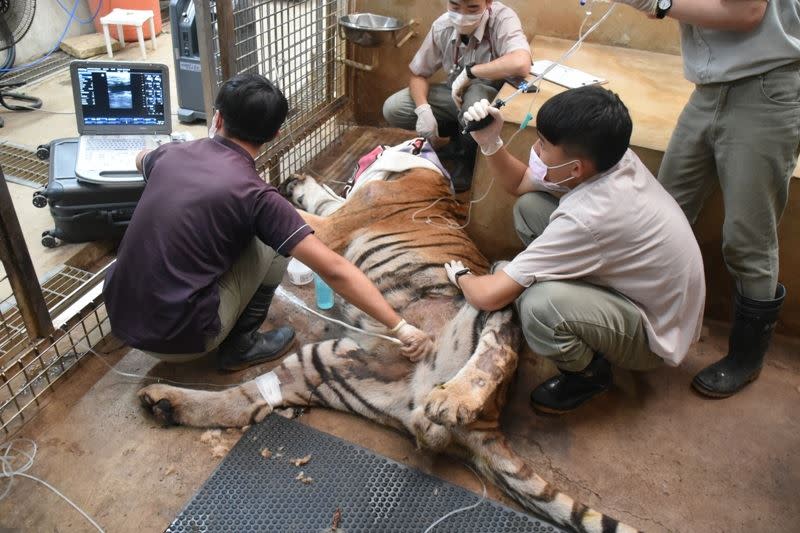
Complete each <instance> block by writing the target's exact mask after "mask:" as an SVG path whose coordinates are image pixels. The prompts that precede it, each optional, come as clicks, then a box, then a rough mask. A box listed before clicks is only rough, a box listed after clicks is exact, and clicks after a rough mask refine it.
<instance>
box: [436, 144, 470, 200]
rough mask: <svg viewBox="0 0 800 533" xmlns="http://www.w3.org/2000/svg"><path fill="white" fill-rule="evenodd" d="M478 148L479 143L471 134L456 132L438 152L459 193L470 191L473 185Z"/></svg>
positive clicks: (454, 187)
mask: <svg viewBox="0 0 800 533" xmlns="http://www.w3.org/2000/svg"><path fill="white" fill-rule="evenodd" d="M477 150H478V145H477V144H476V143H475V140H474V139H472V137H470V136H469V134H467V135H460V134H456V135H454V136H453V137H451V141H450V142H449V143H448V144H447V145H446V146H444V147H443V148H442V149H441V150H439V151H438V152H437V154H436V155H438V156H439V159H440V161H441V162H442V164H443V165H444V166H445V168H446V169H447V171H448V172H449V173H450V178H451V179H452V180H453V189H455V191H456V192H457V193H459V192H464V191H468V190H469V188H470V187H471V186H472V175H473V173H474V170H475V156H476V154H477Z"/></svg>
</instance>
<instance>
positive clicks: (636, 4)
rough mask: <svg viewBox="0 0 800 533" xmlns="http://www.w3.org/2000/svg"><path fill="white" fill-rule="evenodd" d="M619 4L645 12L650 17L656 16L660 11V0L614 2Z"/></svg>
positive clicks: (618, 0) (616, 0) (622, 0)
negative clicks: (657, 11)
mask: <svg viewBox="0 0 800 533" xmlns="http://www.w3.org/2000/svg"><path fill="white" fill-rule="evenodd" d="M614 2H616V3H618V4H628V5H629V6H631V7H632V8H634V9H638V10H639V11H644V12H645V13H647V14H648V15H655V14H656V10H657V9H658V0H614Z"/></svg>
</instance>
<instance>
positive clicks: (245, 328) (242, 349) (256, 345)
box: [217, 285, 294, 370]
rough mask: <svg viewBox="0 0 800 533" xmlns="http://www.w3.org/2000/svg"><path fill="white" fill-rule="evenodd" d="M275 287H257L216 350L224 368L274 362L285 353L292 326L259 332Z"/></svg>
mask: <svg viewBox="0 0 800 533" xmlns="http://www.w3.org/2000/svg"><path fill="white" fill-rule="evenodd" d="M275 289H276V287H267V286H266V285H262V286H260V287H259V288H258V289H257V290H256V293H255V294H254V295H253V297H252V298H251V299H250V302H249V303H248V304H247V307H246V308H245V310H244V311H243V312H242V314H241V315H240V316H239V318H238V319H237V320H236V324H234V326H233V329H231V331H230V333H228V336H227V338H226V339H225V340H224V341H223V342H222V344H221V345H220V347H219V351H218V356H217V357H218V359H217V366H218V367H219V368H220V369H223V370H241V369H242V368H246V367H248V366H252V365H257V364H259V363H264V362H267V361H273V360H275V359H278V358H279V357H281V356H282V355H284V354H285V353H286V352H287V351H288V350H289V348H290V347H291V345H292V341H293V340H294V329H293V328H291V327H288V326H284V327H280V328H278V329H275V330H272V331H267V332H265V333H260V332H259V331H258V328H260V327H261V324H263V323H264V320H266V318H267V313H268V312H269V305H270V303H271V302H272V297H273V295H274V294H275Z"/></svg>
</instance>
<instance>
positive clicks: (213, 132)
mask: <svg viewBox="0 0 800 533" xmlns="http://www.w3.org/2000/svg"><path fill="white" fill-rule="evenodd" d="M218 118H219V111H214V116H213V117H211V126H210V127H209V128H208V138H209V139H213V138H214V135H216V134H217V119H218Z"/></svg>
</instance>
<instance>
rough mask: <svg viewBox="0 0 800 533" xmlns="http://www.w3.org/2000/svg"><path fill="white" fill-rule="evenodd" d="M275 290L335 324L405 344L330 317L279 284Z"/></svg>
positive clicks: (398, 343) (297, 304) (299, 305)
mask: <svg viewBox="0 0 800 533" xmlns="http://www.w3.org/2000/svg"><path fill="white" fill-rule="evenodd" d="M275 292H276V293H277V294H280V295H282V296H284V297H285V298H286V299H287V300H289V301H290V302H292V303H293V304H295V305H296V306H298V307H301V308H303V309H305V310H306V311H308V312H309V313H312V314H315V315H317V316H318V317H320V318H322V319H324V320H327V321H328V322H333V323H334V324H338V325H340V326H342V327H345V328H347V329H351V330H353V331H358V332H359V333H363V334H364V335H370V336H372V337H378V338H380V339H384V340H387V341H389V342H393V343H395V344H397V345H400V346H402V345H403V343H402V341H400V340H399V339H395V338H394V337H389V336H388V335H382V334H380V333H375V332H373V331H366V330H363V329H361V328H357V327H355V326H351V325H350V324H347V323H345V322H342V321H341V320H336V319H335V318H332V317H329V316H327V315H323V314H322V313H318V312H317V311H315V310H313V309H311V308H310V307H308V306H307V305H306V304H304V303H303V301H302V300H301V299H300V298H298V297H297V296H295V295H294V294H292V293H291V292H289V291H287V290H286V289H284V288H283V287H281V286H278V289H277V290H276V291H275Z"/></svg>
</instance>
